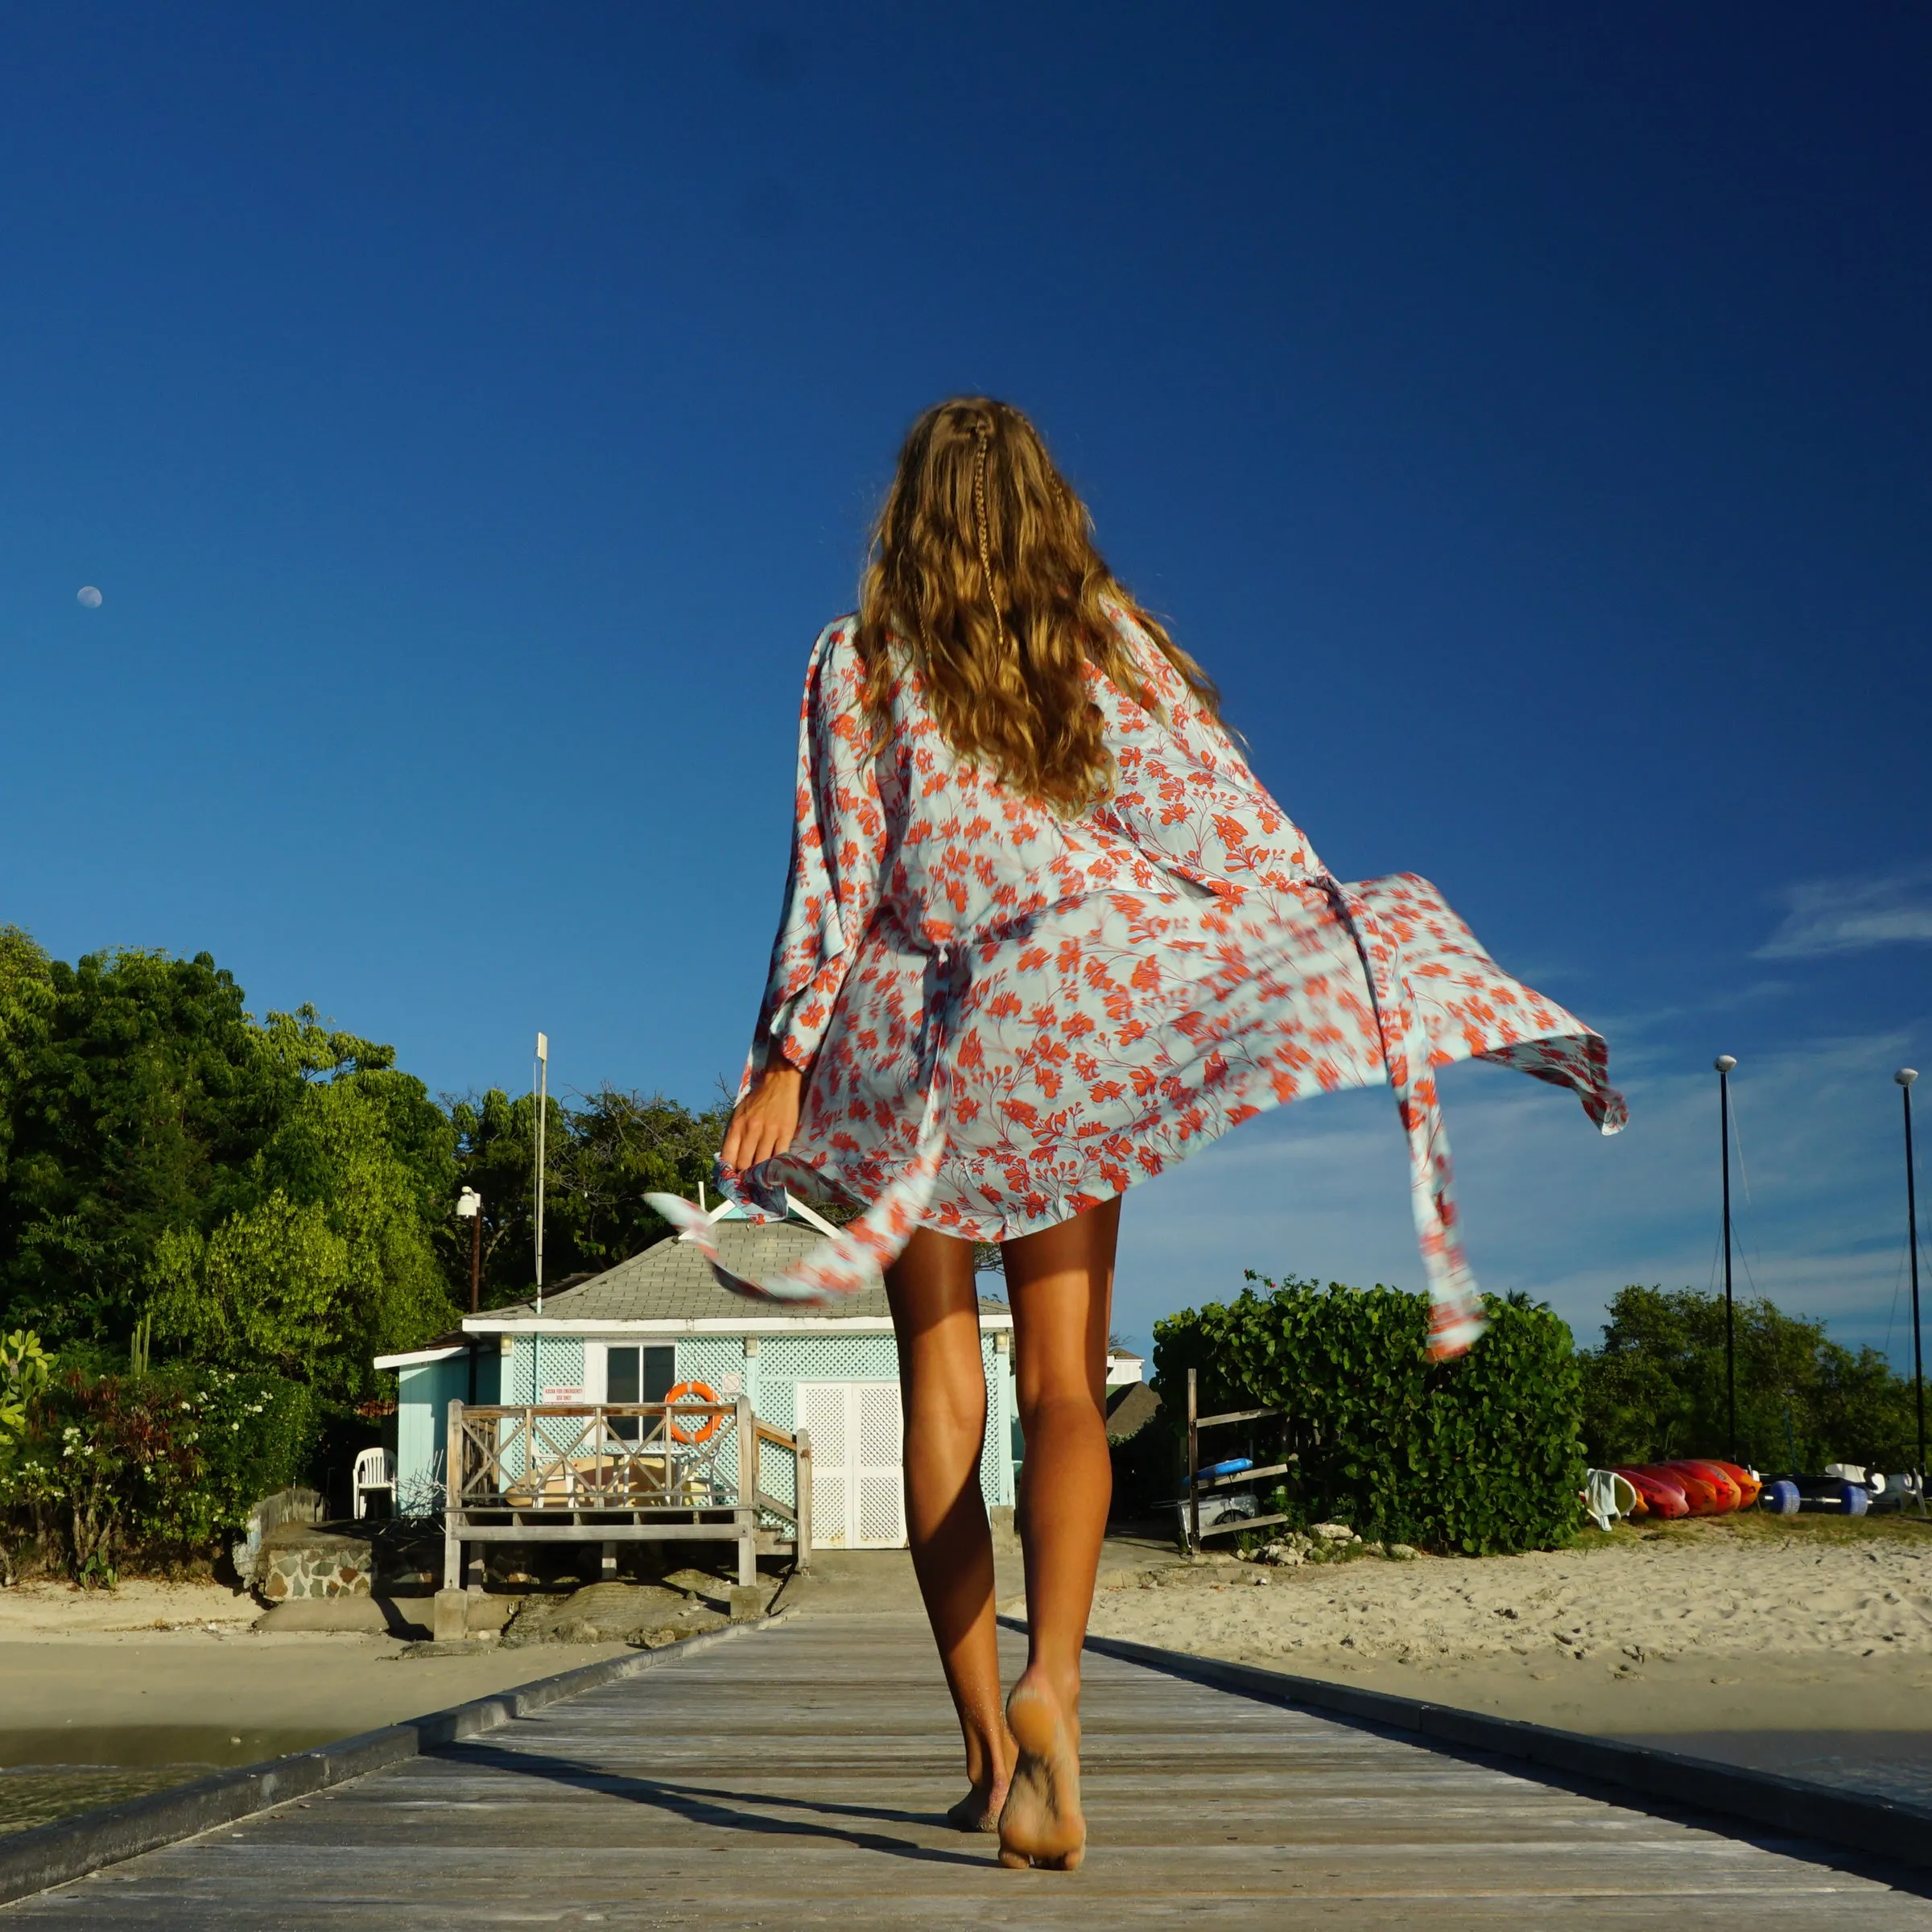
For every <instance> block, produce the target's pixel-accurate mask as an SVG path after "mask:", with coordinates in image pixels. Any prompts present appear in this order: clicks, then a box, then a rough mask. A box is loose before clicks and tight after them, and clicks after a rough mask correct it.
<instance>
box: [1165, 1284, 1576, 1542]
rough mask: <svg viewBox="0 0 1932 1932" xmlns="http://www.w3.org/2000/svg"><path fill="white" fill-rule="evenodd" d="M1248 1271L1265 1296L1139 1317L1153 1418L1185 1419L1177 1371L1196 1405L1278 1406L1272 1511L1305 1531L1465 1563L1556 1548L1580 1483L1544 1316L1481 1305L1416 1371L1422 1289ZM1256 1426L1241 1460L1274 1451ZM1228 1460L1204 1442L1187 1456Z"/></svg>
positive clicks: (1493, 1303)
mask: <svg viewBox="0 0 1932 1932" xmlns="http://www.w3.org/2000/svg"><path fill="white" fill-rule="evenodd" d="M1249 1280H1250V1281H1255V1280H1260V1281H1261V1286H1262V1287H1264V1288H1265V1289H1267V1290H1269V1293H1268V1294H1266V1295H1261V1294H1256V1293H1255V1292H1254V1290H1252V1289H1245V1290H1243V1291H1242V1293H1241V1294H1240V1296H1239V1297H1237V1298H1236V1300H1235V1301H1234V1302H1232V1303H1230V1304H1228V1305H1226V1306H1223V1305H1222V1304H1220V1303H1218V1302H1217V1303H1214V1304H1211V1305H1210V1306H1209V1307H1205V1308H1200V1309H1189V1310H1187V1311H1184V1312H1183V1313H1182V1314H1179V1315H1171V1316H1170V1317H1168V1318H1167V1319H1166V1320H1164V1321H1159V1322H1157V1323H1155V1324H1154V1388H1155V1389H1156V1391H1157V1392H1158V1394H1159V1396H1160V1397H1161V1410H1160V1415H1161V1418H1162V1421H1161V1426H1163V1427H1164V1428H1166V1429H1167V1430H1169V1431H1170V1433H1171V1431H1172V1430H1174V1427H1175V1426H1176V1424H1177V1423H1178V1422H1179V1421H1180V1419H1181V1418H1184V1417H1185V1415H1186V1414H1187V1370H1188V1369H1190V1368H1192V1369H1195V1372H1196V1376H1197V1386H1198V1389H1199V1401H1200V1404H1201V1413H1203V1414H1216V1413H1224V1412H1227V1411H1231V1410H1241V1409H1249V1408H1278V1409H1285V1410H1286V1411H1287V1414H1288V1422H1287V1433H1286V1445H1285V1446H1286V1450H1287V1452H1288V1455H1289V1457H1290V1459H1291V1460H1292V1464H1293V1473H1292V1474H1291V1475H1290V1476H1289V1478H1288V1479H1287V1480H1286V1482H1285V1483H1284V1484H1283V1486H1282V1495H1281V1499H1280V1504H1281V1507H1282V1509H1284V1510H1285V1511H1286V1513H1289V1514H1290V1516H1291V1517H1294V1518H1296V1519H1297V1520H1298V1521H1301V1522H1302V1523H1304V1524H1307V1523H1311V1522H1317V1521H1323V1520H1326V1519H1329V1518H1333V1519H1335V1520H1337V1521H1343V1522H1346V1523H1348V1524H1350V1525H1352V1527H1353V1528H1354V1529H1355V1530H1356V1532H1357V1534H1360V1535H1363V1536H1369V1537H1381V1538H1389V1539H1392V1540H1395V1541H1399V1542H1411V1543H1418V1544H1422V1545H1426V1546H1433V1547H1435V1548H1439V1549H1448V1550H1462V1551H1464V1552H1466V1553H1468V1554H1472V1555H1480V1554H1490V1553H1492V1552H1496V1551H1502V1550H1534V1549H1543V1548H1547V1547H1550V1546H1554V1545H1557V1544H1560V1543H1563V1542H1567V1541H1568V1540H1569V1538H1570V1537H1571V1534H1572V1533H1573V1532H1574V1530H1575V1525H1576V1522H1577V1520H1578V1505H1577V1492H1578V1490H1579V1488H1581V1487H1582V1484H1583V1445H1582V1443H1581V1441H1580V1439H1579V1435H1578V1426H1577V1425H1578V1412H1579V1389H1578V1381H1577V1367H1576V1360H1575V1355H1574V1354H1573V1352H1572V1350H1571V1338H1570V1331H1569V1330H1568V1329H1567V1327H1565V1326H1564V1325H1563V1323H1562V1322H1561V1321H1559V1320H1558V1319H1557V1317H1556V1316H1555V1315H1553V1314H1552V1313H1551V1312H1550V1311H1549V1310H1548V1309H1547V1308H1546V1307H1542V1306H1541V1305H1540V1304H1538V1303H1536V1302H1530V1300H1528V1299H1527V1298H1523V1297H1517V1296H1512V1297H1510V1298H1508V1299H1506V1300H1498V1299H1496V1298H1494V1297H1492V1298H1489V1300H1488V1313H1489V1321H1490V1327H1489V1329H1488V1333H1486V1334H1485V1335H1484V1336H1483V1338H1482V1340H1480V1341H1479V1342H1478V1343H1477V1344H1476V1346H1475V1348H1472V1349H1471V1350H1470V1351H1469V1352H1468V1354H1467V1355H1464V1356H1461V1357H1459V1358H1458V1359H1457V1360H1454V1361H1450V1362H1433V1363H1432V1362H1431V1361H1430V1360H1429V1359H1428V1356H1427V1353H1426V1344H1427V1340H1428V1332H1429V1303H1428V1299H1427V1298H1426V1296H1423V1295H1419V1294H1402V1293H1400V1292H1399V1291H1397V1290H1394V1289H1391V1288H1381V1287H1377V1288H1373V1289H1366V1290H1364V1289H1359V1288H1347V1287H1344V1286H1342V1285H1341V1284H1340V1283H1339V1282H1331V1283H1330V1284H1329V1285H1328V1286H1327V1287H1326V1288H1323V1287H1322V1286H1319V1285H1318V1284H1317V1283H1315V1282H1312V1281H1297V1280H1294V1279H1293V1278H1290V1279H1288V1280H1286V1281H1284V1282H1279V1283H1277V1282H1273V1281H1269V1280H1266V1279H1264V1278H1260V1277H1257V1276H1256V1275H1254V1274H1252V1273H1251V1274H1249ZM1273 1426H1274V1428H1275V1429H1277V1430H1279V1428H1280V1426H1281V1425H1279V1424H1276V1425H1273ZM1257 1430H1260V1431H1261V1433H1259V1434H1257V1435H1256V1437H1255V1439H1254V1440H1253V1444H1252V1452H1253V1454H1254V1455H1255V1459H1256V1460H1257V1462H1263V1463H1272V1462H1274V1461H1277V1460H1279V1459H1282V1458H1281V1455H1280V1453H1279V1451H1280V1450H1281V1449H1282V1447H1283V1446H1284V1445H1283V1444H1282V1441H1281V1439H1280V1438H1279V1436H1277V1437H1276V1438H1275V1439H1272V1440H1269V1439H1265V1426H1262V1425H1257ZM1224 1433H1226V1434H1227V1435H1232V1433H1233V1432H1232V1430H1229V1431H1227V1432H1224ZM1241 1452H1242V1451H1238V1450H1237V1449H1236V1447H1234V1446H1232V1443H1229V1444H1228V1445H1227V1446H1224V1443H1223V1442H1222V1441H1221V1440H1220V1439H1210V1440H1209V1441H1208V1443H1207V1444H1206V1445H1205V1447H1204V1449H1203V1460H1218V1459H1220V1458H1222V1457H1224V1456H1226V1455H1234V1454H1236V1453H1241ZM1176 1486H1177V1488H1178V1487H1179V1484H1177V1485H1176Z"/></svg>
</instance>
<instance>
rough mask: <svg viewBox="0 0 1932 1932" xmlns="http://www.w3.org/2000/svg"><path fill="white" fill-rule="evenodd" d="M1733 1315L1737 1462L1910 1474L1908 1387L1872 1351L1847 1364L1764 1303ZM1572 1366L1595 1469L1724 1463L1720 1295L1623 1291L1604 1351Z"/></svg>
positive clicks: (1912, 1447)
mask: <svg viewBox="0 0 1932 1932" xmlns="http://www.w3.org/2000/svg"><path fill="white" fill-rule="evenodd" d="M1735 1313H1736V1338H1737V1339H1736V1360H1737V1433H1738V1443H1737V1449H1738V1455H1739V1456H1740V1459H1742V1460H1744V1462H1747V1463H1750V1464H1752V1466H1753V1467H1755V1468H1759V1469H1763V1470H1766V1471H1772V1470H1777V1471H1789V1470H1790V1469H1791V1468H1793V1467H1794V1464H1795V1466H1796V1468H1798V1470H1800V1471H1816V1470H1818V1469H1821V1468H1823V1466H1824V1465H1825V1464H1826V1463H1835V1462H1844V1463H1864V1464H1866V1465H1868V1466H1876V1467H1877V1468H1882V1469H1908V1468H1911V1467H1912V1466H1913V1463H1914V1462H1915V1461H1916V1460H1917V1456H1918V1451H1917V1447H1916V1425H1915V1422H1914V1418H1913V1406H1912V1387H1911V1385H1910V1383H1909V1382H1908V1381H1905V1380H1904V1379H1903V1378H1902V1377H1899V1376H1897V1375H1895V1374H1894V1373H1893V1371H1892V1369H1891V1365H1890V1364H1889V1363H1888V1362H1887V1361H1886V1360H1885V1357H1884V1356H1882V1355H1880V1353H1879V1352H1878V1351H1877V1350H1876V1348H1861V1349H1859V1350H1857V1351H1856V1352H1854V1351H1852V1350H1851V1349H1849V1348H1844V1347H1843V1346H1842V1345H1841V1344H1839V1343H1836V1342H1834V1341H1831V1340H1828V1339H1827V1336H1826V1334H1825V1327H1824V1324H1823V1323H1822V1322H1817V1321H1807V1320H1806V1319H1803V1318H1802V1317H1801V1316H1798V1315H1786V1314H1785V1313H1783V1312H1782V1311H1781V1310H1779V1309H1778V1308H1777V1307H1774V1306H1773V1304H1772V1303H1771V1302H1769V1301H1768V1300H1762V1299H1761V1300H1757V1301H1748V1302H1738V1303H1737V1304H1736V1311H1735ZM1579 1364H1580V1365H1581V1368H1582V1371H1583V1439H1584V1443H1585V1444H1586V1446H1587V1448H1588V1451H1589V1453H1590V1457H1591V1461H1592V1462H1593V1463H1597V1464H1599V1465H1604V1464H1610V1463H1648V1462H1662V1461H1666V1460H1668V1459H1670V1458H1671V1457H1673V1456H1680V1455H1728V1453H1729V1443H1728V1433H1729V1422H1728V1415H1727V1411H1726V1402H1725V1384H1724V1297H1723V1296H1722V1295H1721V1294H1700V1293H1699V1292H1698V1291H1697V1290H1694V1289H1690V1288H1685V1289H1682V1290H1678V1291H1676V1292H1674V1293H1666V1291H1665V1290H1662V1288H1654V1287H1653V1288H1643V1287H1629V1288H1625V1289H1624V1290H1621V1291H1620V1293H1619V1294H1618V1295H1617V1297H1616V1300H1615V1301H1614V1302H1612V1303H1611V1305H1610V1319H1608V1322H1606V1323H1604V1340H1603V1346H1602V1347H1601V1348H1596V1349H1593V1350H1590V1351H1587V1352H1585V1353H1583V1355H1582V1356H1579Z"/></svg>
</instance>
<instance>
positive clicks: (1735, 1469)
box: [1713, 1463, 1765, 1509]
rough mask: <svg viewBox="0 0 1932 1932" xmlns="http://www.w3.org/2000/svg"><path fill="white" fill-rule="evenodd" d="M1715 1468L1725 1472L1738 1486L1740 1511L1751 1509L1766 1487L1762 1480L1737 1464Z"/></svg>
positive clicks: (1716, 1464) (1724, 1464)
mask: <svg viewBox="0 0 1932 1932" xmlns="http://www.w3.org/2000/svg"><path fill="white" fill-rule="evenodd" d="M1713 1467H1715V1468H1719V1469H1721V1470H1723V1471H1724V1474H1725V1475H1726V1476H1729V1477H1730V1479H1731V1480H1732V1482H1734V1483H1736V1484H1737V1487H1738V1489H1739V1491H1740V1494H1739V1496H1738V1499H1737V1506H1738V1508H1739V1509H1750V1508H1751V1507H1752V1505H1753V1504H1754V1503H1756V1502H1757V1499H1758V1497H1759V1496H1760V1495H1761V1493H1762V1492H1763V1490H1764V1487H1765V1485H1764V1482H1763V1480H1762V1479H1761V1478H1760V1477H1758V1476H1753V1475H1752V1473H1751V1472H1750V1471H1749V1470H1748V1469H1746V1468H1741V1467H1740V1465H1739V1464H1737V1463H1715V1464H1714V1465H1713Z"/></svg>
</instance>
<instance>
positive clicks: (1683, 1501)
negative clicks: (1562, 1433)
mask: <svg viewBox="0 0 1932 1932" xmlns="http://www.w3.org/2000/svg"><path fill="white" fill-rule="evenodd" d="M1616 1474H1617V1475H1619V1476H1622V1477H1623V1478H1624V1480H1625V1481H1627V1482H1628V1483H1629V1484H1630V1486H1631V1488H1633V1489H1634V1490H1635V1491H1636V1492H1637V1495H1638V1496H1641V1498H1642V1499H1643V1503H1644V1513H1645V1514H1646V1515H1649V1516H1662V1517H1681V1516H1728V1515H1729V1514H1730V1513H1731V1512H1732V1510H1734V1509H1749V1508H1750V1507H1751V1505H1752V1504H1753V1503H1755V1502H1756V1501H1757V1498H1758V1493H1759V1491H1760V1489H1761V1487H1762V1484H1761V1483H1760V1482H1759V1480H1758V1478H1757V1476H1755V1475H1754V1474H1753V1473H1752V1472H1751V1471H1750V1470H1748V1469H1746V1468H1743V1467H1741V1466H1740V1464H1738V1463H1720V1462H1715V1461H1713V1460H1711V1459H1708V1458H1705V1457H1701V1456H1699V1457H1695V1458H1688V1459H1685V1460H1683V1461H1681V1462H1674V1463H1641V1464H1640V1465H1638V1466H1637V1467H1635V1468H1619V1469H1618V1470H1617V1471H1616Z"/></svg>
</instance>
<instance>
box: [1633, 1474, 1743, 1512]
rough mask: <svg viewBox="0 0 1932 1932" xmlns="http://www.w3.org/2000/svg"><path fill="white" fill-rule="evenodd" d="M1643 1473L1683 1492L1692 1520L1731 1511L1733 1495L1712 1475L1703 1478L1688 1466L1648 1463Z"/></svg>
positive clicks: (1729, 1489)
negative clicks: (1672, 1485) (1660, 1478)
mask: <svg viewBox="0 0 1932 1932" xmlns="http://www.w3.org/2000/svg"><path fill="white" fill-rule="evenodd" d="M1644 1472H1645V1475H1647V1476H1662V1478H1663V1479H1664V1480H1665V1481H1666V1482H1670V1483H1675V1484H1677V1486H1678V1488H1680V1489H1681V1490H1682V1491H1683V1492H1684V1501H1686V1503H1688V1504H1689V1505H1691V1514H1692V1515H1693V1516H1722V1515H1723V1514H1724V1513H1725V1511H1726V1510H1728V1509H1730V1508H1731V1507H1732V1503H1731V1498H1732V1496H1734V1495H1735V1494H1736V1491H1735V1490H1734V1489H1732V1487H1731V1485H1730V1484H1729V1483H1728V1482H1727V1481H1725V1480H1724V1479H1723V1478H1722V1477H1720V1476H1718V1475H1717V1474H1716V1472H1715V1471H1713V1472H1711V1474H1710V1475H1709V1476H1703V1475H1700V1474H1699V1472H1698V1471H1697V1468H1695V1465H1694V1464H1692V1463H1646V1464H1645V1471H1644Z"/></svg>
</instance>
